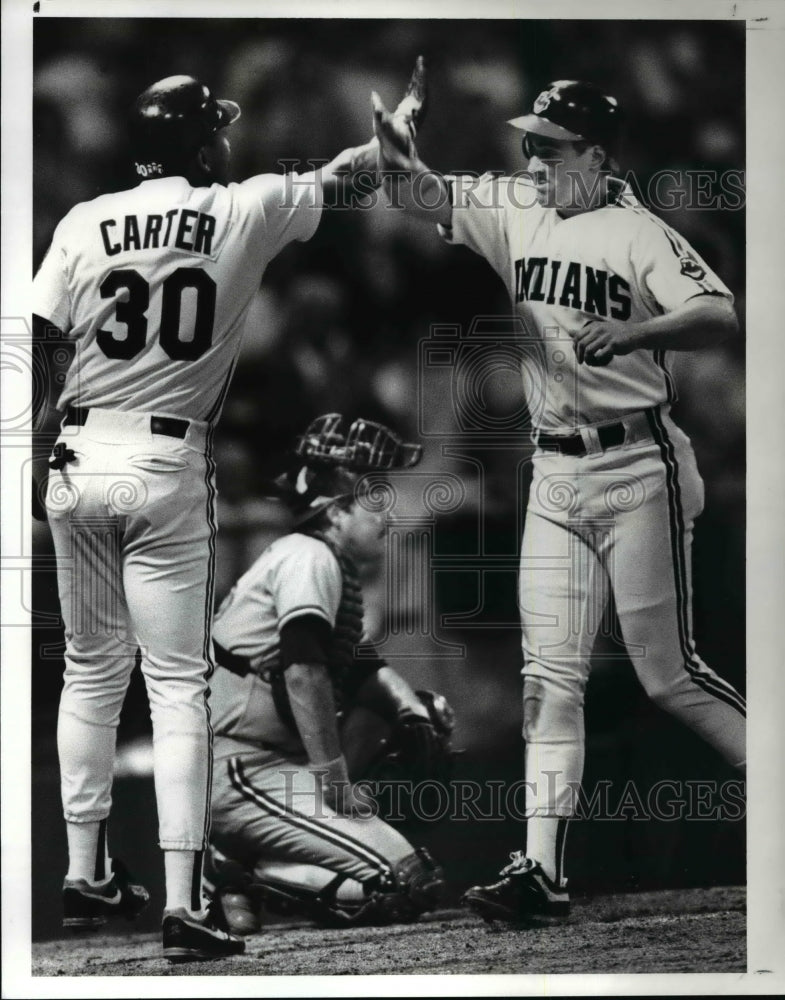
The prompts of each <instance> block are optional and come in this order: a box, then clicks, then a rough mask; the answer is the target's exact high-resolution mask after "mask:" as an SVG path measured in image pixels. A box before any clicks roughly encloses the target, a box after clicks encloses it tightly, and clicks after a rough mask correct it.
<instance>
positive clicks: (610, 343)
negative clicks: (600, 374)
mask: <svg viewBox="0 0 785 1000" xmlns="http://www.w3.org/2000/svg"><path fill="white" fill-rule="evenodd" d="M572 346H573V349H574V351H575V356H576V358H577V360H578V364H579V365H583V364H586V365H590V366H591V367H593V368H599V367H602V366H604V365H608V364H610V362H611V361H612V360H613V358H614V355H616V354H629V352H630V351H631V350H632V327H631V324H629V323H618V322H615V321H614V320H594V319H588V320H586V322H585V323H584V325H583V327H582V328H581V330H580V331H579V332H578V333H577V334H576V335H575V336H574V337H573V344H572Z"/></svg>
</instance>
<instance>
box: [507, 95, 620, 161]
mask: <svg viewBox="0 0 785 1000" xmlns="http://www.w3.org/2000/svg"><path fill="white" fill-rule="evenodd" d="M508 124H510V125H513V126H514V127H515V128H519V129H523V130H524V131H525V132H532V133H534V134H535V135H542V136H545V137H547V138H549V139H562V140H572V141H577V140H580V139H585V140H586V141H588V142H596V143H598V144H599V145H600V146H602V147H603V148H604V149H605V150H606V152H612V151H614V150H615V148H616V145H617V142H618V138H619V127H620V124H621V109H620V108H619V103H618V101H617V100H616V98H615V97H610V96H609V95H608V94H604V93H603V92H602V91H601V90H600V89H599V87H595V86H594V84H591V83H582V82H581V81H579V80H556V81H555V82H554V83H550V84H548V86H547V87H546V88H545V90H543V91H542V92H541V93H540V94H538V95H537V97H536V98H535V99H534V104H533V105H532V110H531V112H530V113H529V114H527V115H522V116H521V117H520V118H513V119H511V120H510V121H509V122H508Z"/></svg>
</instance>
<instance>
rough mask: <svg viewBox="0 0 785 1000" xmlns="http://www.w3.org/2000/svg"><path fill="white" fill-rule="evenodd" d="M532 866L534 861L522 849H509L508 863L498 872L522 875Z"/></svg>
mask: <svg viewBox="0 0 785 1000" xmlns="http://www.w3.org/2000/svg"><path fill="white" fill-rule="evenodd" d="M532 868H534V862H533V861H532V859H531V858H527V857H526V855H525V854H524V853H523V851H511V852H510V863H509V864H508V865H507V866H506V867H505V868H502V870H501V871H500V872H499V874H500V875H523V874H525V873H526V872H528V871H531V869H532Z"/></svg>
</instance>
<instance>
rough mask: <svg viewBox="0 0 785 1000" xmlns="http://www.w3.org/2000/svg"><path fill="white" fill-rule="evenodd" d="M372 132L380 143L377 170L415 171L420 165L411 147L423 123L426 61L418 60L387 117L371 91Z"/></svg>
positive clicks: (377, 98)
mask: <svg viewBox="0 0 785 1000" xmlns="http://www.w3.org/2000/svg"><path fill="white" fill-rule="evenodd" d="M371 103H372V106H373V131H374V136H375V138H376V139H377V140H378V143H379V169H380V170H381V171H384V170H387V171H389V170H415V169H417V168H418V167H419V165H420V161H419V157H418V156H417V150H416V148H415V145H414V139H415V136H416V135H417V131H418V129H419V128H420V127H421V126H422V123H423V120H424V119H425V112H426V106H427V88H426V77H425V60H424V59H423V57H422V56H418V58H417V63H416V65H415V67H414V72H413V73H412V78H411V80H410V81H409V86H408V88H407V90H406V94H405V96H404V98H403V100H402V101H401V102H400V104H399V105H398V107H397V108H396V109H395V111H394V112H393V113H392V114H390V112H389V111H388V110H387V108H386V107H385V106H384V102H383V101H382V99H381V97H379V95H378V94H377V93H376V91H373V92H372V94H371Z"/></svg>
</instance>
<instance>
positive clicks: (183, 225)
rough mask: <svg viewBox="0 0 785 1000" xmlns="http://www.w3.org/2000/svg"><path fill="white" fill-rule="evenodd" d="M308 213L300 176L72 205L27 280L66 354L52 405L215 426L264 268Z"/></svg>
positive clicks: (300, 232) (300, 229)
mask: <svg viewBox="0 0 785 1000" xmlns="http://www.w3.org/2000/svg"><path fill="white" fill-rule="evenodd" d="M320 216H321V187H320V184H319V183H317V179H316V177H315V175H314V174H313V173H310V174H302V175H296V174H288V175H282V174H281V175H278V174H262V175H259V176H256V177H251V178H250V179H249V180H246V181H244V182H243V183H241V184H229V185H227V186H223V185H220V184H213V185H212V186H211V187H196V188H194V187H191V185H190V184H189V183H188V181H186V180H185V178H183V177H164V178H159V179H155V180H148V181H143V182H142V183H141V184H139V185H137V186H136V187H134V188H132V189H130V190H128V191H120V192H117V193H115V194H107V195H102V196H101V197H99V198H95V199H94V200H93V201H89V202H84V203H82V204H80V205H77V206H76V207H75V208H73V209H72V210H71V211H70V212H69V213H68V214H67V215H66V216H65V218H64V219H63V220H62V222H61V223H60V224H59V225H58V227H57V229H56V231H55V234H54V238H53V240H52V244H51V247H50V249H49V252H48V254H47V256H46V258H45V259H44V262H43V263H42V265H41V267H40V269H39V271H38V274H37V275H36V277H35V281H34V304H33V312H35V313H37V314H38V315H39V316H42V317H43V318H44V319H47V320H49V321H50V322H51V323H53V324H54V325H55V326H57V327H59V328H60V329H61V330H62V331H63V332H64V333H67V334H69V335H70V337H71V338H72V339H73V340H74V341H75V342H76V344H77V352H76V356H75V358H74V361H73V363H72V364H71V366H70V369H69V371H68V374H67V377H66V381H65V386H64V388H63V392H62V394H61V396H60V399H59V402H58V407H59V408H60V409H63V408H65V407H66V406H67V405H68V404H74V405H78V406H82V407H102V408H107V409H115V410H141V411H150V412H156V413H163V414H171V415H173V416H177V417H185V418H188V419H191V420H206V421H209V422H213V421H215V419H216V418H217V417H218V415H219V413H220V409H221V406H222V404H223V398H224V395H225V392H226V389H227V388H228V383H229V381H230V379H231V375H232V371H233V367H234V363H235V360H236V358H237V354H238V352H239V349H240V344H241V339H242V334H243V331H244V324H245V317H246V313H247V311H248V307H249V305H250V303H251V300H252V298H253V295H254V293H255V292H256V291H257V290H258V288H259V284H260V281H261V278H262V275H263V273H264V271H265V268H266V267H267V264H268V263H269V262H270V261H271V260H272V259H273V258H274V257H275V256H276V254H278V253H279V252H280V251H281V249H282V248H283V247H284V246H286V244H287V243H290V242H291V241H292V240H307V239H309V238H310V237H311V236H312V235H313V233H314V232H315V230H316V227H317V225H318V223H319V219H320ZM239 261H242V266H238V262H239Z"/></svg>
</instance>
